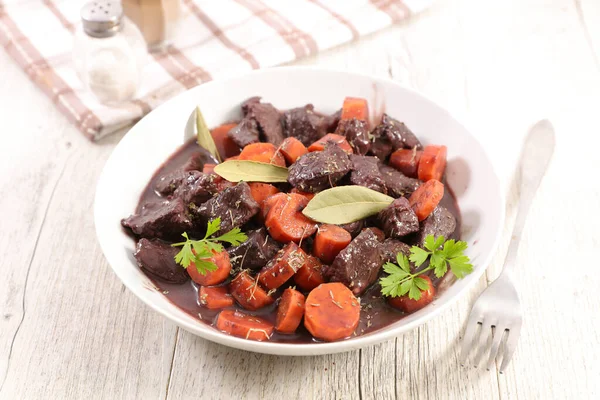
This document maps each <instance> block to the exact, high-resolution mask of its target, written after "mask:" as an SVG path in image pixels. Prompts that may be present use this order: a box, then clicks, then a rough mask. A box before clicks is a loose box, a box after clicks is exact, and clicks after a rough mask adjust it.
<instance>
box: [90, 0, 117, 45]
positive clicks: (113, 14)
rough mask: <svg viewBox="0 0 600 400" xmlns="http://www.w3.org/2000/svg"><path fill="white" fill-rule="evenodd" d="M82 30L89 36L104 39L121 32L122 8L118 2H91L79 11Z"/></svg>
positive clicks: (105, 0)
mask: <svg viewBox="0 0 600 400" xmlns="http://www.w3.org/2000/svg"><path fill="white" fill-rule="evenodd" d="M81 20H82V21H83V30H84V31H85V33H87V34H88V35H89V36H92V37H97V38H106V37H110V36H114V35H116V34H117V32H119V30H121V21H122V20H123V8H122V7H121V2H120V1H119V0H92V1H90V2H87V3H86V4H85V5H84V6H83V8H82V9H81Z"/></svg>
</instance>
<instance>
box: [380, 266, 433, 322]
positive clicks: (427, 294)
mask: <svg viewBox="0 0 600 400" xmlns="http://www.w3.org/2000/svg"><path fill="white" fill-rule="evenodd" d="M419 276H420V277H421V278H423V279H425V280H426V281H427V283H429V289H427V290H423V291H421V298H420V299H419V300H413V299H411V298H409V297H408V295H404V296H400V297H388V304H389V305H391V306H392V307H394V308H397V309H398V310H401V311H404V312H405V313H409V314H410V313H413V312H415V311H417V310H420V309H421V308H423V307H425V306H426V305H427V304H429V303H431V302H432V301H433V298H434V297H435V287H433V283H431V279H429V277H428V276H427V275H419Z"/></svg>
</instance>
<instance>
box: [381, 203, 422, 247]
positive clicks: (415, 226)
mask: <svg viewBox="0 0 600 400" xmlns="http://www.w3.org/2000/svg"><path fill="white" fill-rule="evenodd" d="M377 218H378V219H379V224H380V225H381V227H382V228H383V231H384V232H385V235H386V236H387V237H393V238H400V237H402V236H406V235H408V234H409V233H412V232H416V231H418V230H419V219H418V218H417V214H415V212H414V211H413V209H412V208H411V206H410V204H409V202H408V200H406V198H405V197H399V198H397V199H396V200H394V201H393V202H392V204H390V205H389V206H387V207H386V208H384V209H383V210H381V211H380V212H379V214H378V215H377Z"/></svg>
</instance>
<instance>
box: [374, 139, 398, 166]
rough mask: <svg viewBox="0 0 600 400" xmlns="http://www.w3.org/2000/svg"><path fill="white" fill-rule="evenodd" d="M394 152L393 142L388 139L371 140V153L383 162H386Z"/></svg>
mask: <svg viewBox="0 0 600 400" xmlns="http://www.w3.org/2000/svg"><path fill="white" fill-rule="evenodd" d="M392 152H393V149H392V144H391V143H390V142H388V141H387V140H380V139H378V138H374V139H373V141H372V142H371V149H370V150H369V153H370V154H373V155H374V156H375V157H377V158H379V159H380V160H381V161H383V162H386V160H387V158H388V156H389V155H390V154H392Z"/></svg>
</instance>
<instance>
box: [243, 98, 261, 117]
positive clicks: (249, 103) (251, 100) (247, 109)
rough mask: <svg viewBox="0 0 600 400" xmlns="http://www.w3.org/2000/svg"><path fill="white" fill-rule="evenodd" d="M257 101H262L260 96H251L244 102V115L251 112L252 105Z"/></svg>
mask: <svg viewBox="0 0 600 400" xmlns="http://www.w3.org/2000/svg"><path fill="white" fill-rule="evenodd" d="M257 103H260V96H254V97H250V98H249V99H248V100H246V101H244V102H243V103H242V113H243V114H244V117H245V116H246V115H248V113H249V112H250V107H251V106H252V105H253V104H257Z"/></svg>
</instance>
